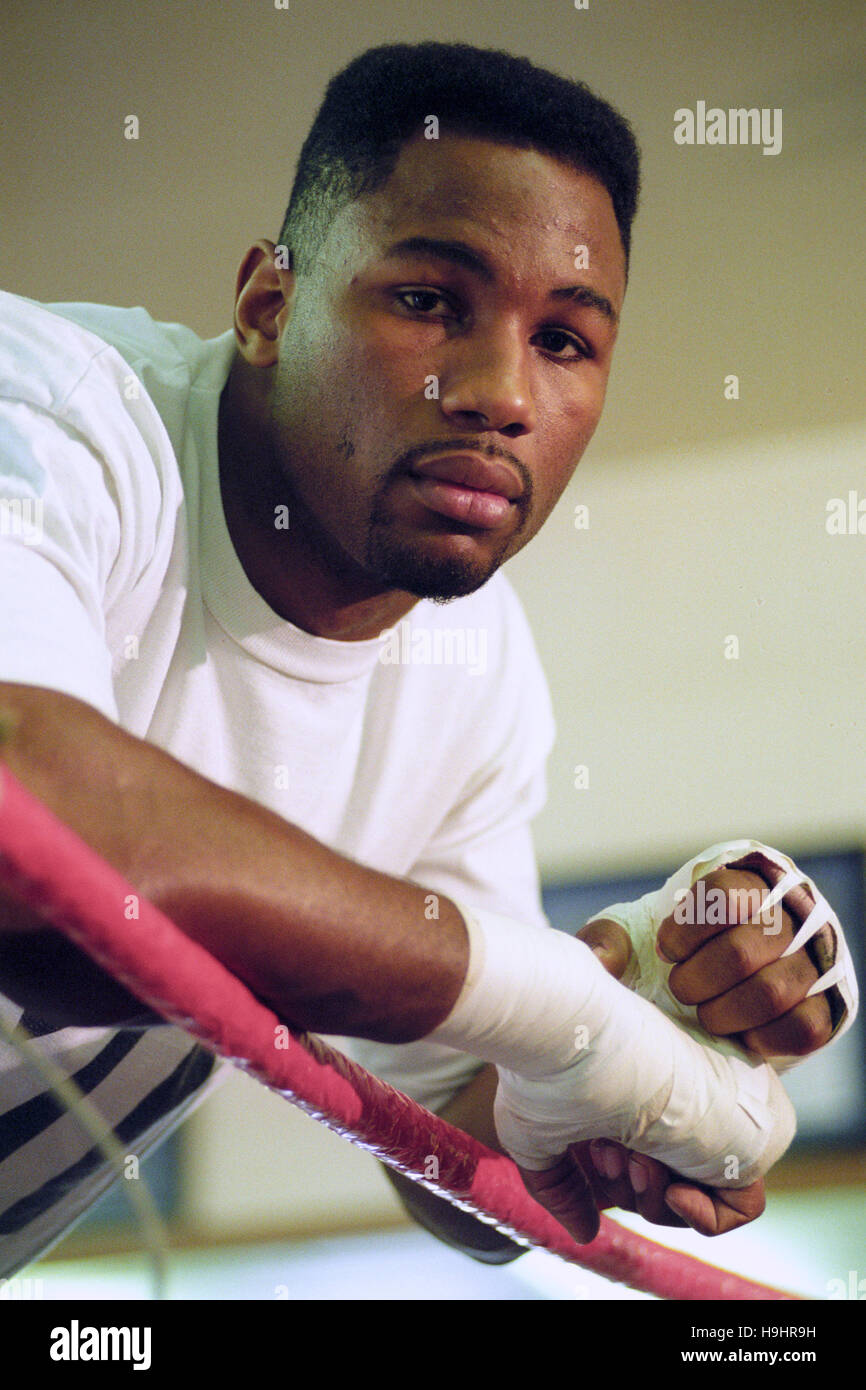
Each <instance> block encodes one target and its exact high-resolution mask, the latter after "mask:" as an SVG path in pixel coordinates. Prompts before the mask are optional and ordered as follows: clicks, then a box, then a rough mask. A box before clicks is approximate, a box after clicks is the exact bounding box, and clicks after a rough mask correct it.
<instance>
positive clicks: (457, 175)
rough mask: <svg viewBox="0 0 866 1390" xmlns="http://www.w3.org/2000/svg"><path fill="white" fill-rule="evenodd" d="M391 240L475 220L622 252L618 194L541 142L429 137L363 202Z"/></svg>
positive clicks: (499, 231)
mask: <svg viewBox="0 0 866 1390" xmlns="http://www.w3.org/2000/svg"><path fill="white" fill-rule="evenodd" d="M356 207H357V212H358V214H359V216H360V218H361V220H362V221H363V222H364V223H366V225H367V227H368V229H369V231H370V232H371V233H372V234H373V235H374V236H375V238H376V240H377V241H378V242H380V244H381V245H382V246H383V247H384V246H385V245H386V244H388V243H390V242H392V241H394V240H397V239H399V238H400V236H401V235H402V234H403V232H404V231H405V230H406V229H408V228H410V227H411V228H412V229H414V230H417V229H418V227H419V226H423V227H424V229H425V230H427V231H429V232H430V233H431V234H432V233H433V232H442V233H444V232H445V231H446V230H451V231H452V232H453V231H454V230H455V229H456V228H457V227H458V226H460V227H461V228H463V229H464V230H468V231H469V232H470V234H471V228H472V227H473V225H474V226H475V227H477V228H478V230H479V232H481V233H482V234H484V233H487V234H490V235H491V236H492V237H493V238H498V237H506V238H507V237H509V236H513V235H514V234H515V232H519V233H521V234H525V235H527V236H529V237H542V238H549V239H551V240H558V239H559V238H561V239H562V240H563V242H565V243H567V244H568V247H569V248H571V247H572V245H578V244H580V245H585V246H586V247H587V248H588V250H589V253H590V259H592V256H593V253H595V254H597V255H601V254H602V253H603V252H607V254H608V255H610V254H611V253H613V254H614V256H615V257H616V258H617V259H619V257H621V255H622V251H621V243H620V236H619V228H618V227H617V223H616V217H615V214H614V211H613V205H612V203H611V200H610V196H609V194H608V192H607V190H606V189H605V188H604V186H603V185H602V184H601V183H599V181H598V180H597V179H595V178H594V177H593V176H592V175H590V174H586V173H583V172H580V171H578V170H577V169H575V168H572V166H571V165H569V164H566V163H564V162H563V161H561V160H558V159H554V158H553V157H552V156H550V155H547V154H544V153H542V152H541V151H538V150H535V149H524V148H522V147H518V146H514V145H506V144H502V143H499V142H494V141H490V140H486V139H481V138H475V137H471V136H456V135H446V136H443V137H442V139H440V140H429V141H428V140H425V139H424V138H423V137H420V138H415V139H413V140H411V141H408V142H407V143H406V144H405V145H404V146H403V147H402V149H401V152H400V156H399V158H398V161H397V164H396V166H395V169H394V171H393V173H392V175H391V177H390V178H389V180H388V182H387V183H386V184H385V185H383V187H382V188H380V189H378V190H377V191H376V193H374V194H370V195H367V196H365V197H364V198H362V199H360V200H359V203H358V204H357V205H356Z"/></svg>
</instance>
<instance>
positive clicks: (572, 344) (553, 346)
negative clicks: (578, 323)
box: [536, 328, 592, 362]
mask: <svg viewBox="0 0 866 1390" xmlns="http://www.w3.org/2000/svg"><path fill="white" fill-rule="evenodd" d="M539 340H542V341H541V342H540V346H541V347H542V348H543V350H544V351H545V352H549V353H552V354H553V356H555V357H562V358H563V360H564V361H567V362H568V361H571V362H576V361H579V359H580V358H582V357H591V356H592V353H591V352H590V350H589V348H588V347H587V346H586V344H585V343H582V342H581V341H580V339H579V338H573V337H572V335H571V334H570V333H566V332H564V331H563V330H562V329H561V328H546V329H545V330H544V332H543V333H539V334H538V337H537V339H536V341H539Z"/></svg>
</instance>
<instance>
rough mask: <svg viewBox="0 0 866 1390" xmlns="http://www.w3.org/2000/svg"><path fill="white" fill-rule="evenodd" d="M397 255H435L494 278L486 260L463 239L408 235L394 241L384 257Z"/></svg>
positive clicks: (485, 277)
mask: <svg viewBox="0 0 866 1390" xmlns="http://www.w3.org/2000/svg"><path fill="white" fill-rule="evenodd" d="M397 256H435V257H436V258H437V260H440V261H450V262H451V263H452V265H460V266H463V268H464V269H465V270H473V271H474V272H475V274H476V275H479V276H480V277H481V279H482V280H487V281H492V280H494V279H495V276H494V274H493V271H492V270H491V268H490V266H489V265H488V264H487V261H486V260H485V259H484V257H483V256H482V255H480V254H479V252H478V251H473V250H472V247H471V246H467V245H466V243H465V241H440V240H439V239H438V238H437V237H431V236H410V237H406V238H405V240H403V241H395V242H394V243H393V245H392V246H389V247H388V249H387V250H386V252H385V257H386V259H387V258H390V257H397Z"/></svg>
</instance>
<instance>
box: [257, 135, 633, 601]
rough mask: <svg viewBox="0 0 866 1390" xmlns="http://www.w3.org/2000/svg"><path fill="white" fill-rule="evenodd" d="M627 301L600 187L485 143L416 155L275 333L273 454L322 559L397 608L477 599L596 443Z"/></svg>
mask: <svg viewBox="0 0 866 1390" xmlns="http://www.w3.org/2000/svg"><path fill="white" fill-rule="evenodd" d="M582 248H586V250H585V251H584V250H583V249H582ZM587 261H588V264H586V262H587ZM624 293H625V258H624V253H623V248H622V243H621V240H620V235H619V230H618V227H617V224H616V219H615V216H614V212H613V206H612V204H611V201H610V197H609V195H608V193H607V191H606V190H605V189H604V188H603V186H602V185H601V184H600V183H598V182H597V181H596V180H595V179H594V178H592V177H591V176H589V175H585V174H579V173H577V172H576V171H575V170H573V169H572V168H571V167H570V166H569V165H566V164H563V163H560V162H559V161H558V160H554V159H551V158H549V157H547V156H545V155H542V154H539V153H537V152H535V151H532V150H522V149H517V148H514V147H512V146H507V145H501V144H497V143H493V142H490V141H487V140H481V139H474V138H469V137H464V136H457V135H443V136H442V138H441V139H439V140H426V139H424V138H423V137H419V138H416V139H413V140H412V141H410V142H408V143H407V144H406V145H404V146H403V149H402V151H401V154H400V158H399V160H398V163H397V166H396V168H395V171H394V173H393V175H392V176H391V178H390V179H389V180H388V182H387V184H386V185H385V186H384V187H383V188H382V189H380V190H379V191H378V192H376V193H375V194H371V195H367V196H365V197H363V198H361V199H359V200H358V201H356V202H354V203H352V204H350V205H348V206H347V207H345V208H344V209H343V210H342V211H341V212H340V213H339V214H338V216H337V217H336V218H335V220H334V222H333V223H332V225H331V228H330V230H329V233H328V236H327V238H326V240H325V243H324V246H323V247H322V250H321V254H320V256H319V258H318V260H317V263H316V266H315V268H314V270H313V273H312V274H311V275H310V276H308V277H301V278H299V280H298V282H297V286H296V290H295V294H294V296H293V299H292V303H291V305H290V307H288V308H286V310H285V311H284V312H283V314H281V316H280V318H279V319H278V320H277V322H278V325H279V327H280V328H281V330H282V337H281V341H280V349H279V362H278V366H277V372H276V378H275V382H274V389H273V395H272V415H271V435H272V439H273V442H274V446H275V450H276V458H277V460H278V464H279V468H280V470H281V472H282V473H283V475H284V477H285V478H286V480H287V482H288V485H289V488H290V491H291V495H292V501H293V503H294V506H295V508H296V510H295V512H294V513H293V523H292V524H293V527H294V526H295V517H296V516H298V509H299V511H300V522H301V524H303V525H305V526H307V527H309V528H311V529H312V530H314V531H315V533H316V536H317V543H318V546H319V549H320V550H325V551H327V552H328V553H329V554H330V555H331V556H333V558H334V561H335V563H336V564H339V565H340V567H341V568H342V569H343V570H344V571H345V570H346V569H347V568H348V569H349V570H354V569H355V568H359V569H360V570H361V571H363V572H364V575H365V577H367V578H368V579H371V580H373V581H374V582H375V584H376V585H377V586H378V585H381V587H382V588H383V589H388V590H404V591H407V592H408V593H410V594H415V595H418V596H420V597H430V598H441V599H445V598H453V597H456V596H457V595H459V594H465V593H470V592H471V591H472V590H474V589H476V588H478V586H479V585H481V584H483V583H484V582H485V580H487V579H488V578H489V577H490V575H491V574H492V573H493V572H494V571H495V570H496V569H497V568H498V566H499V565H500V564H502V562H503V561H504V560H507V559H509V558H510V557H511V556H512V555H514V554H516V552H517V551H518V550H520V549H521V548H522V547H523V546H524V545H525V544H526V542H527V541H529V540H530V539H531V538H532V536H534V535H535V533H536V532H537V531H538V529H539V527H540V526H541V525H542V523H543V522H544V521H545V519H546V518H547V516H548V515H549V513H550V511H551V509H552V508H553V506H554V504H555V502H556V501H557V499H558V498H559V496H560V494H561V493H562V490H563V488H564V487H565V485H566V483H567V482H568V480H569V478H570V477H571V475H572V473H573V471H574V469H575V467H576V466H577V463H578V460H579V459H580V457H581V455H582V453H583V451H584V449H585V448H586V446H587V444H588V443H589V440H590V439H591V437H592V434H593V431H594V430H595V427H596V425H597V423H598V420H599V417H600V415H601V410H602V405H603V402H604V394H605V389H606V385H607V379H608V374H609V372H610V366H611V356H612V352H613V346H614V341H615V338H616V326H617V319H618V315H619V312H620V309H621V306H622V300H623V295H624Z"/></svg>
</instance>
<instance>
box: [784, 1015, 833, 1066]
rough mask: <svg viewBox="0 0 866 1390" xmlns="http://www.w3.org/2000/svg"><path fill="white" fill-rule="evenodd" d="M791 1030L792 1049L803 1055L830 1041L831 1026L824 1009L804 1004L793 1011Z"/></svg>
mask: <svg viewBox="0 0 866 1390" xmlns="http://www.w3.org/2000/svg"><path fill="white" fill-rule="evenodd" d="M828 1012H829V1011H828ZM790 1031H791V1044H792V1047H791V1050H792V1052H793V1053H794V1054H795V1055H796V1056H798V1057H801V1056H805V1055H806V1054H807V1053H809V1052H814V1051H816V1049H817V1048H819V1047H823V1046H824V1043H826V1042H828V1041H829V1037H830V1032H831V1028H830V1022H829V1019H828V1018H827V1016H826V1013H825V1011H824V1010H819V1009H816V1008H811V1007H809V1006H807V1005H803V1006H802V1007H801V1008H798V1009H794V1010H793V1011H792V1013H791V1021H790Z"/></svg>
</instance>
